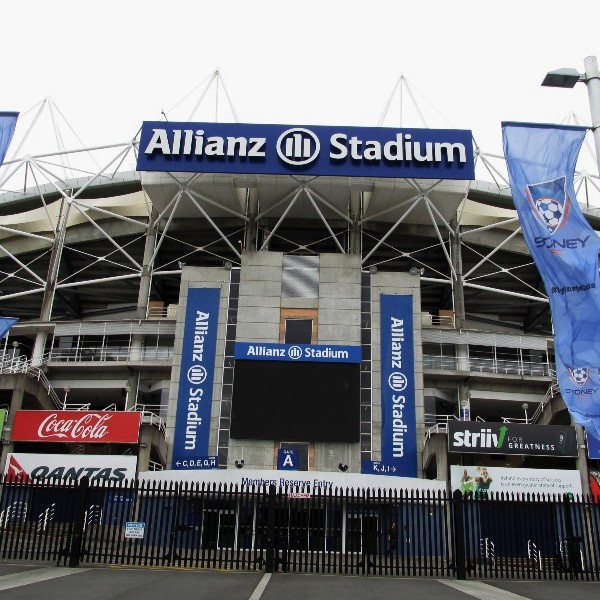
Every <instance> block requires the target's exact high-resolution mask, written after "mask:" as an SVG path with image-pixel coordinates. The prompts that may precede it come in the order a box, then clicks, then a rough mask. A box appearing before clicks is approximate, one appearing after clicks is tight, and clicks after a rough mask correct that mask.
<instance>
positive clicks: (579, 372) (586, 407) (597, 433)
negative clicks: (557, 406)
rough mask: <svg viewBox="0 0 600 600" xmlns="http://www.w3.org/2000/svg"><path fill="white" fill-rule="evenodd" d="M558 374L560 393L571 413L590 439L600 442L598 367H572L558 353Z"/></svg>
mask: <svg viewBox="0 0 600 600" xmlns="http://www.w3.org/2000/svg"><path fill="white" fill-rule="evenodd" d="M556 376H557V378H558V385H559V387H560V393H561V395H562V397H563V400H564V401H565V404H566V405H567V408H568V409H569V413H570V414H571V416H572V417H573V420H574V421H575V423H577V424H578V425H582V426H583V427H585V431H586V433H587V436H588V440H589V439H593V441H594V442H595V443H600V378H599V377H598V369H597V368H596V369H590V368H588V367H578V368H574V369H570V368H569V367H566V366H565V365H564V364H563V363H562V361H561V360H560V356H559V355H558V354H556Z"/></svg>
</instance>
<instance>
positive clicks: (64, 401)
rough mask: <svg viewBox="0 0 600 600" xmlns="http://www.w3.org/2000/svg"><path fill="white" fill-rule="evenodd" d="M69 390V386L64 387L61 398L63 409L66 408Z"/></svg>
mask: <svg viewBox="0 0 600 600" xmlns="http://www.w3.org/2000/svg"><path fill="white" fill-rule="evenodd" d="M70 391H71V388H68V387H66V388H65V397H64V399H63V410H67V396H68V395H69V392H70Z"/></svg>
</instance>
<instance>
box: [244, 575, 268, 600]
mask: <svg viewBox="0 0 600 600" xmlns="http://www.w3.org/2000/svg"><path fill="white" fill-rule="evenodd" d="M271 575H273V573H265V574H264V575H263V576H262V579H261V580H260V581H259V582H258V585H257V586H256V587H255V588H254V591H253V592H252V596H250V598H248V600H260V597H261V596H262V595H263V592H264V591H265V588H266V587H267V584H268V583H269V580H270V579H271Z"/></svg>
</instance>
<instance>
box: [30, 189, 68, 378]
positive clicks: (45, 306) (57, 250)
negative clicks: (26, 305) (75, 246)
mask: <svg viewBox="0 0 600 600" xmlns="http://www.w3.org/2000/svg"><path fill="white" fill-rule="evenodd" d="M61 202H62V207H61V209H60V215H59V217H58V225H57V227H56V232H55V236H54V245H53V246H52V252H51V254H50V264H49V266H48V274H47V277H46V287H45V290H44V297H43V299H42V310H41V311H40V321H49V320H50V318H51V316H52V305H53V303H54V294H55V292H56V280H57V278H58V270H59V266H60V259H61V256H62V249H63V246H64V243H65V236H66V231H67V220H68V217H69V210H70V208H71V198H67V199H65V198H63V199H62V200H61ZM46 337H47V334H46V332H45V331H38V332H37V334H36V337H35V344H34V346H33V352H32V355H31V361H32V364H33V365H34V366H39V365H40V364H42V359H43V356H44V348H45V347H46Z"/></svg>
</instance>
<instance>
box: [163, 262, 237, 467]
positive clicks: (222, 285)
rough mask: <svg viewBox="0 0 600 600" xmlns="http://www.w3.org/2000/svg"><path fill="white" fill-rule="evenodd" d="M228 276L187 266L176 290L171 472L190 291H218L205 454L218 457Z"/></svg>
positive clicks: (169, 422)
mask: <svg viewBox="0 0 600 600" xmlns="http://www.w3.org/2000/svg"><path fill="white" fill-rule="evenodd" d="M230 274H231V271H229V270H228V269H225V268H215V267H212V268H209V267H187V266H186V267H184V269H183V272H182V275H181V288H180V290H179V311H178V313H177V325H176V327H175V347H174V348H173V367H172V370H171V385H170V387H169V405H168V408H167V429H166V439H167V444H168V454H167V468H171V461H172V458H173V437H174V433H175V419H176V416H177V402H178V394H179V380H180V371H181V354H182V344H183V330H184V326H185V316H186V307H187V299H188V290H189V288H218V289H219V290H220V291H221V295H220V305H219V324H218V328H217V347H216V355H215V371H214V383H213V396H212V404H211V418H210V438H209V452H208V454H209V455H216V454H217V435H218V432H219V414H220V412H219V407H220V402H221V395H222V381H223V361H224V356H225V334H226V325H227V306H228V303H229V278H230Z"/></svg>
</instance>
